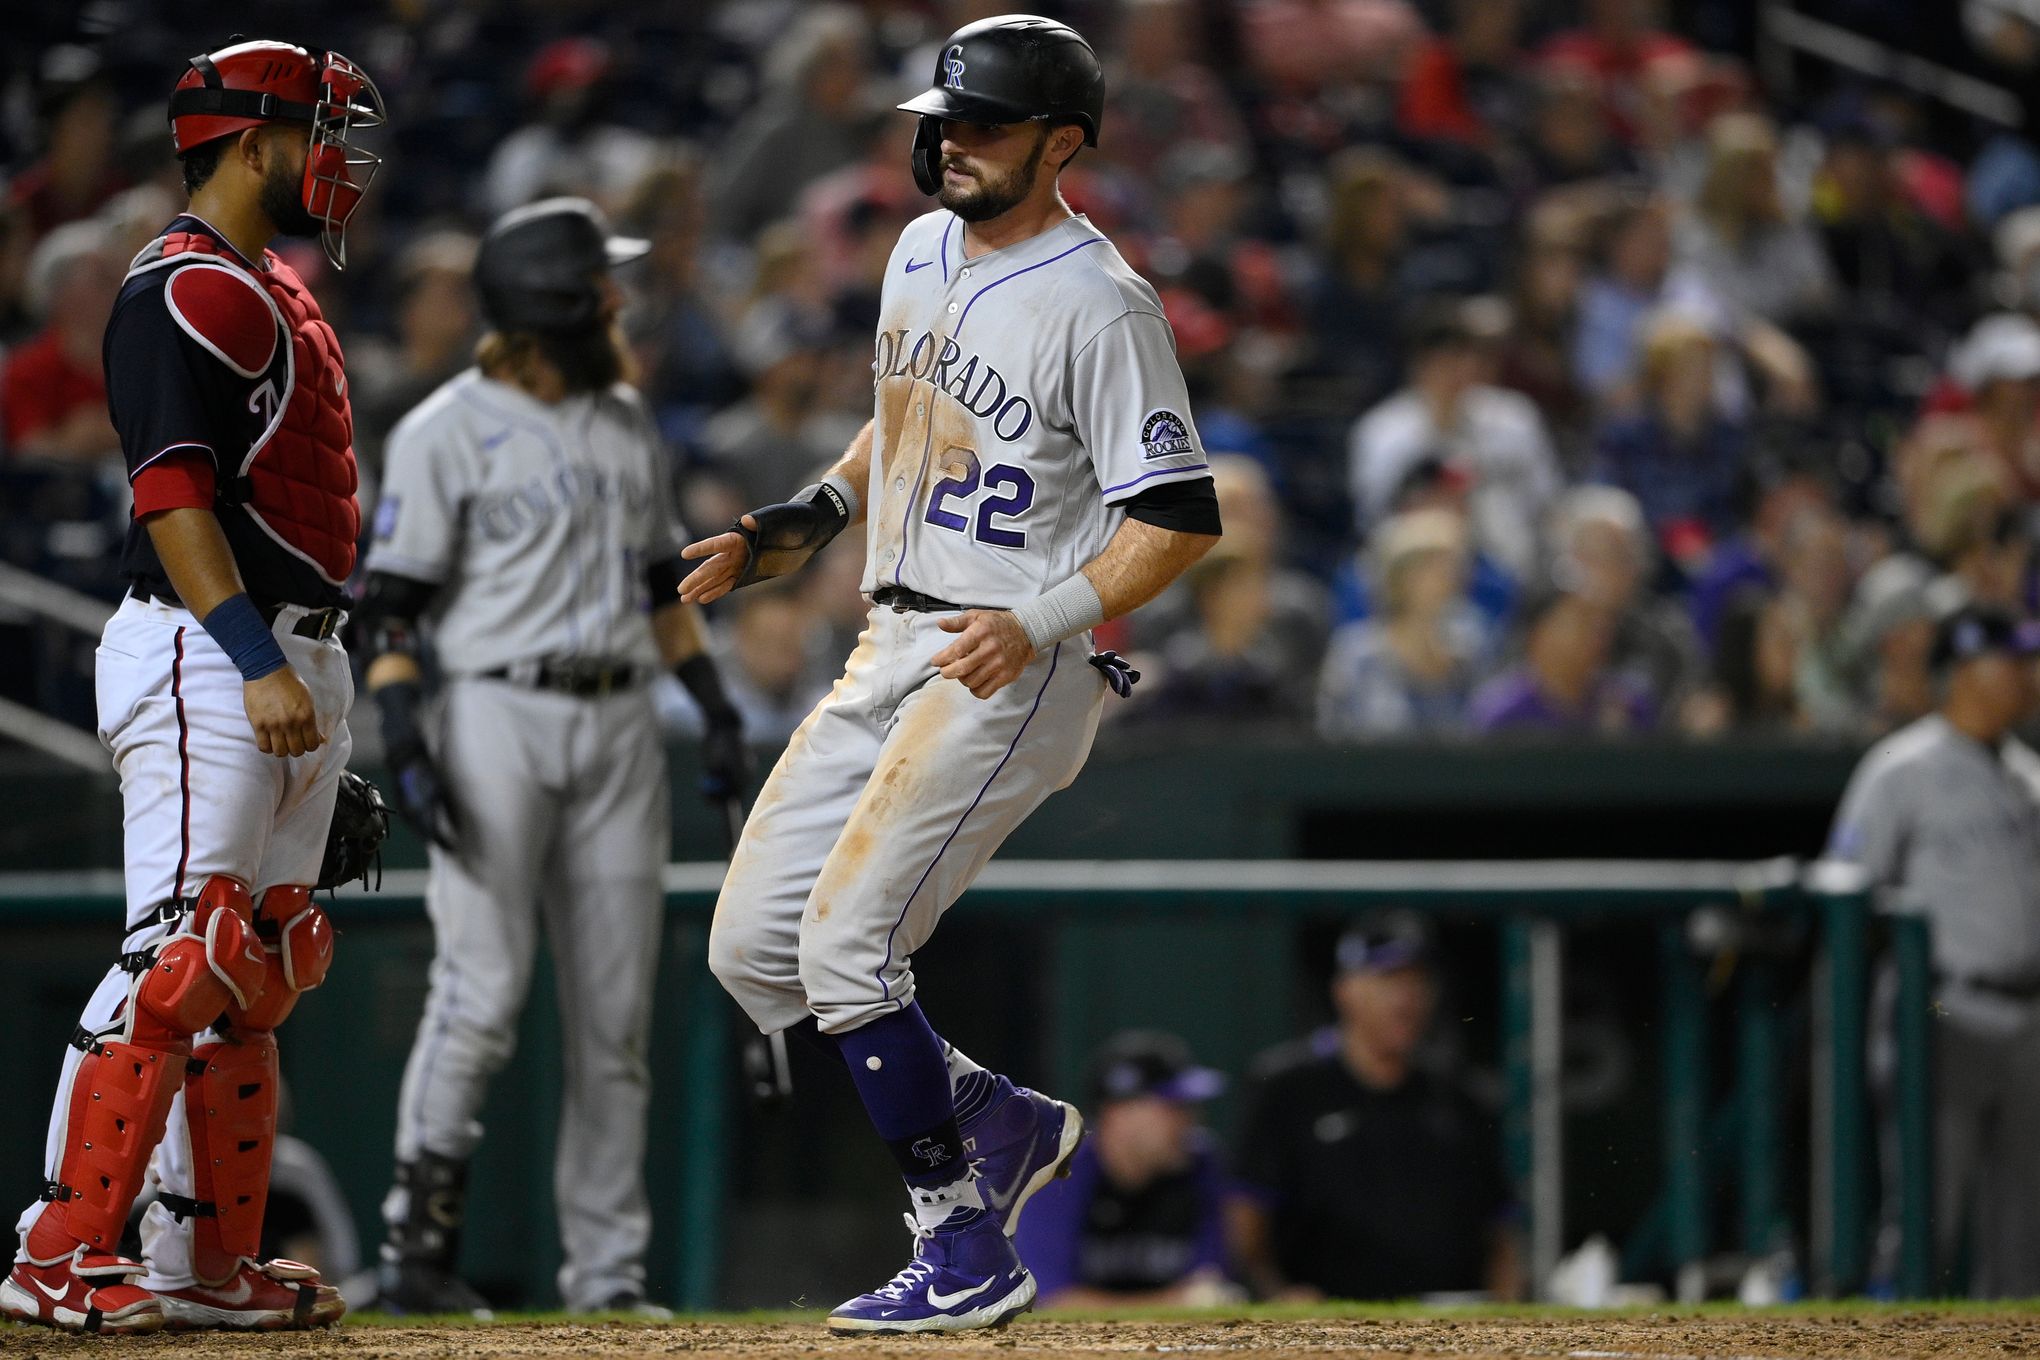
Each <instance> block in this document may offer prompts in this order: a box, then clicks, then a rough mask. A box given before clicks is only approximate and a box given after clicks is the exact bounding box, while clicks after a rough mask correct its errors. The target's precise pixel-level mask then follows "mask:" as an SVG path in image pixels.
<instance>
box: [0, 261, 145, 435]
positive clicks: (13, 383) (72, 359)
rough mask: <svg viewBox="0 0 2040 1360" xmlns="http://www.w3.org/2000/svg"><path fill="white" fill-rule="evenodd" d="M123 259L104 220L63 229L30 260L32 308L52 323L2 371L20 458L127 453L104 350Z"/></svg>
mask: <svg viewBox="0 0 2040 1360" xmlns="http://www.w3.org/2000/svg"><path fill="white" fill-rule="evenodd" d="M121 264H122V262H121V261H120V260H119V259H118V258H116V257H115V255H114V253H113V251H112V249H111V241H110V236H109V233H108V232H107V230H106V228H104V227H102V226H100V225H99V224H98V223H96V222H72V223H69V224H67V225H65V226H61V227H58V228H57V229H56V230H55V231H53V232H51V233H50V234H49V235H48V236H46V237H44V238H43V239H42V242H41V243H40V244H39V245H38V246H37V247H36V250H35V254H34V255H33V256H31V257H30V259H29V264H28V299H29V308H30V310H31V311H32V312H33V313H34V314H35V315H36V316H38V317H41V318H42V319H43V323H44V324H43V328H42V330H41V331H39V332H37V333H36V335H35V336H33V337H32V338H31V339H29V340H28V341H27V342H25V343H24V344H22V345H21V346H19V347H18V348H16V349H14V350H13V351H11V352H10V353H9V354H8V356H7V364H6V367H5V368H4V369H0V431H4V435H5V440H4V442H5V447H6V449H7V452H8V453H9V454H10V455H11V456H12V457H14V458H16V459H22V458H33V459H38V460H42V461H47V462H59V463H92V462H97V461H99V460H101V459H103V458H108V457H111V456H112V455H113V454H115V453H116V452H117V451H118V450H119V448H120V440H119V438H118V436H116V435H115V434H114V432H113V421H112V419H111V418H110V417H109V416H108V415H107V410H106V375H105V370H104V369H103V368H102V366H101V364H100V357H99V347H100V341H101V339H102V338H103V337H104V335H105V332H106V318H107V316H108V315H109V314H111V313H112V311H113V300H114V297H115V295H116V294H118V293H119V291H120V281H121V276H122V273H123V271H122V268H121Z"/></svg>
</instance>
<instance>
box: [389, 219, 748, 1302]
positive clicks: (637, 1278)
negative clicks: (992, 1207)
mask: <svg viewBox="0 0 2040 1360" xmlns="http://www.w3.org/2000/svg"><path fill="white" fill-rule="evenodd" d="M648 248H649V247H648V244H647V243H646V242H643V241H631V240H623V239H619V238H615V237H612V236H610V234H609V228H608V224H607V223H606V222H605V221H604V220H603V218H602V216H601V214H600V213H599V212H598V211H597V210H596V208H595V206H594V205H593V204H591V203H589V202H588V201H587V200H585V199H578V198H555V199H548V200H546V201H544V202H541V203H534V204H532V205H530V206H529V207H525V208H520V209H518V210H516V211H514V212H512V213H509V214H507V215H506V216H504V217H503V218H502V219H500V220H499V221H498V222H497V223H496V224H495V226H494V227H492V228H491V229H490V231H489V234H488V235H487V237H486V238H485V239H484V240H483V242H482V247H481V251H480V254H479V255H478V256H477V258H476V262H475V282H476V286H477V288H478V290H479V292H480V294H481V301H482V311H483V314H484V315H485V316H486V317H487V319H488V322H489V325H490V327H491V330H490V333H489V334H488V335H486V336H485V337H484V338H483V340H482V343H481V347H480V349H479V359H478V367H477V368H475V369H470V370H469V371H467V372H465V373H462V374H461V375H460V376H458V377H456V378H454V379H453V380H452V381H450V382H448V383H446V384H445V385H444V386H442V387H441V388H440V389H439V390H438V391H436V392H434V393H433V394H432V395H431V396H430V397H428V398H426V400H425V402H424V403H423V404H422V405H420V406H419V407H418V408H417V409H416V410H414V411H413V412H411V414H410V415H408V416H406V417H405V418H404V419H403V421H401V422H400V423H399V424H398V425H397V427H396V429H395V430H393V431H392V432H391V434H390V439H389V445H388V450H389V452H388V470H387V474H386V478H385V481H384V484H383V492H382V499H381V501H380V503H379V504H378V505H377V507H376V514H375V536H374V542H373V545H372V546H371V548H370V550H369V557H368V567H369V577H368V589H367V593H366V596H365V598H364V600H363V617H364V621H365V624H366V628H365V631H366V633H367V635H368V637H369V638H370V643H369V646H370V648H371V650H372V653H373V660H372V661H371V662H370V664H369V668H368V672H367V679H368V686H369V691H370V693H371V694H372V695H373V696H374V698H375V701H376V707H377V709H378V711H379V713H380V714H381V717H382V725H383V737H384V740H385V743H386V744H387V746H388V750H389V764H390V768H391V771H392V773H393V775H394V776H395V779H396V785H395V790H394V792H395V797H396V803H397V808H398V810H399V811H400V812H402V813H403V814H404V815H406V816H407V817H408V818H409V819H410V820H411V822H412V823H413V824H414V825H415V826H417V827H418V829H419V831H420V833H421V834H422V835H424V836H426V837H427V838H429V840H430V841H431V848H430V854H431V877H430V880H429V882H428V884H427V887H426V907H427V910H428V912H429V913H430V915H431V918H432V928H433V935H434V939H435V942H436V954H435V957H434V959H433V962H432V974H431V990H430V993H429V995H428V996H427V999H426V1003H425V1015H424V1018H423V1020H422V1021H421V1022H420V1024H419V1027H418V1037H417V1041H416V1043H415V1044H414V1045H413V1047H412V1049H411V1060H410V1063H409V1065H408V1066H407V1067H406V1069H405V1072H404V1084H403V1091H402V1095H401V1098H400V1103H399V1108H398V1119H397V1175H396V1186H395V1188H394V1189H393V1190H392V1191H391V1193H390V1196H389V1199H388V1200H387V1202H386V1204H385V1213H386V1216H387V1217H388V1219H389V1225H390V1236H389V1240H388V1242H387V1244H386V1245H385V1246H384V1247H383V1263H382V1269H381V1280H380V1298H381V1301H382V1305H383V1306H384V1307H385V1308H389V1309H394V1310H397V1311H404V1312H429V1313H443V1312H474V1311H477V1310H479V1309H481V1308H482V1301H481V1299H480V1298H479V1296H477V1295H476V1294H475V1292H474V1291H473V1289H471V1288H470V1287H469V1286H467V1285H466V1284H465V1283H463V1282H462V1281H461V1280H460V1279H459V1277H458V1275H457V1274H456V1273H455V1271H456V1260H457V1256H458V1252H459V1237H460V1227H461V1219H462V1210H463V1203H464V1196H465V1185H466V1177H467V1164H468V1159H469V1157H470V1156H471V1155H472V1154H473V1152H474V1149H475V1146H476V1144H477V1143H478V1142H479V1141H480V1139H481V1133H482V1130H481V1125H480V1124H479V1123H477V1122H476V1120H477V1117H478V1115H479V1114H480V1112H481V1108H482V1100H483V1097H484V1095H485V1094H486V1092H487V1085H488V1081H489V1079H490V1077H492V1076H493V1075H494V1074H495V1072H496V1070H497V1069H498V1068H500V1067H501V1066H502V1065H503V1063H504V1061H505V1060H506V1059H508V1058H509V1056H510V1048H511V1043H512V1040H513V1039H514V1037H515V1035H516V1030H517V1017H518V1014H519V1012H521V1011H522V1010H523V1008H524V998H525V993H526V991H527V989H528V988H529V985H530V982H531V969H532V964H533V962H534V959H535V956H536V954H537V950H538V935H539V929H540V927H541V925H542V926H543V927H544V930H545V933H546V936H547V938H548V940H549V941H550V942H551V948H552V955H553V961H554V965H555V968H556V970H557V974H558V978H559V998H560V1013H561V1015H560V1018H561V1025H562V1028H563V1030H564V1032H565V1038H566V1099H565V1105H564V1108H563V1109H562V1110H561V1112H560V1138H559V1149H558V1173H557V1179H556V1186H557V1193H558V1197H559V1216H560V1228H561V1232H562V1234H563V1236H564V1238H565V1247H566V1261H565V1264H564V1265H562V1267H561V1268H560V1281H559V1283H560V1293H561V1295H562V1296H563V1297H564V1299H565V1300H566V1305H567V1307H568V1308H570V1309H574V1310H577V1311H592V1310H597V1309H603V1310H611V1309H647V1310H648V1309H649V1305H647V1304H646V1301H645V1275H644V1251H645V1244H646V1241H647V1239H648V1238H649V1236H650V1232H651V1211H650V1208H649V1206H648V1204H647V1202H646V1198H645V1186H644V1156H645V1107H646V1100H647V1091H648V1082H647V1076H646V1071H645V1047H646V1030H647V1027H648V1026H649V1024H650V1022H651V1003H652V979H653V974H654V972H655V971H656V968H657V964H658V956H659V931H660V924H661V921H662V918H663V906H664V900H665V899H664V894H663V891H662V889H661V887H660V883H659V873H660V869H661V868H662V867H663V866H664V864H665V862H666V851H667V846H668V839H669V835H670V827H669V822H668V819H667V785H666V760H665V747H664V744H663V743H662V741H661V739H660V736H659V730H658V723H657V720H656V718H655V716H654V712H653V707H652V699H651V690H650V682H651V680H652V677H653V675H654V674H655V673H656V669H657V668H658V667H660V666H666V667H672V668H674V669H675V670H676V671H677V673H678V675H679V677H680V680H681V682H682V683H683V684H685V685H686V686H687V688H688V690H689V692H690V693H691V694H692V695H693V696H694V698H695V700H696V702H697V703H698V704H699V706H700V708H701V710H702V712H703V713H704V714H705V715H706V716H707V720H708V732H707V735H706V738H705V750H704V759H705V762H706V764H707V767H708V770H709V774H710V782H711V785H712V786H713V789H712V792H723V791H735V790H736V789H738V788H739V787H740V786H741V784H742V783H743V779H744V760H745V753H744V746H743V740H742V730H741V728H742V724H741V722H740V721H739V719H738V717H737V712H736V709H735V708H734V706H733V705H732V704H731V703H730V701H729V699H728V697H727V696H726V695H725V693H724V691H723V688H722V684H721V681H720V679H719V678H718V676H717V673H716V668H715V663H714V662H713V661H712V660H711V659H710V658H709V656H708V655H707V653H706V652H704V651H703V650H702V638H701V633H700V631H699V629H698V628H697V625H696V615H697V613H698V611H696V610H694V609H692V608H690V607H688V606H685V605H683V604H681V603H680V600H679V598H678V595H677V590H678V583H679V580H680V574H681V571H682V570H683V567H684V564H683V563H682V562H681V560H680V555H679V554H680V544H681V541H682V540H681V537H680V530H679V525H678V521H677V520H676V519H675V517H674V514H673V511H672V509H671V500H672V497H671V490H672V488H671V485H670V482H669V473H668V470H667V462H666V457H665V454H664V451H663V448H662V446H661V443H660V440H659V436H658V433H657V431H656V430H655V429H654V428H653V426H652V422H651V418H650V415H649V413H648V412H647V411H646V409H645V405H644V403H643V401H642V400H641V399H640V398H639V396H638V394H637V392H636V391H635V390H634V389H633V388H632V387H631V386H630V385H629V383H628V381H627V373H628V369H629V364H628V360H627V357H626V356H627V351H626V350H625V349H624V346H623V340H622V337H621V335H620V333H619V332H618V330H617V327H616V316H617V310H618V307H619V305H620V304H621V301H622V295H621V293H620V292H619V291H618V289H617V286H616V284H615V282H614V281H613V280H612V279H611V277H610V268H611V266H612V265H616V264H621V263H623V262H625V261H628V260H633V259H636V258H637V257H638V256H640V255H643V254H644V253H645V251H646V250H647V249H648ZM651 601H657V602H658V604H657V605H656V607H652V606H651V605H650V602H651ZM428 612H429V613H430V614H431V616H432V618H433V621H434V624H435V632H434V637H433V650H434V653H435V655H436V657H437V660H438V663H439V668H440V670H441V671H442V672H443V674H444V677H445V684H444V687H443V696H442V703H441V705H440V707H439V710H438V711H437V712H436V714H435V715H434V723H433V733H432V735H431V736H430V737H429V738H428V737H427V735H426V730H425V729H426V726H427V723H426V721H425V717H424V714H423V713H422V711H421V709H422V703H423V692H422V689H421V681H422V672H421V670H420V667H419V664H418V658H417V645H416V629H417V624H418V621H419V620H420V619H421V618H423V617H425V616H426V615H427V614H428Z"/></svg>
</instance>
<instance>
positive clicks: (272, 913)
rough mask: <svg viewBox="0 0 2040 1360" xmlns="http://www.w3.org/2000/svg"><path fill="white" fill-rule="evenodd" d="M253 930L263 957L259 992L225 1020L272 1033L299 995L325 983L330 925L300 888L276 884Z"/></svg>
mask: <svg viewBox="0 0 2040 1360" xmlns="http://www.w3.org/2000/svg"><path fill="white" fill-rule="evenodd" d="M255 931H256V934H257V935H258V936H259V937H260V938H261V941H262V946H263V951H264V954H265V956H266V966H265V968H264V971H263V978H262V985H261V991H260V994H259V995H258V996H256V997H253V998H250V1000H249V1002H248V1004H247V1005H245V1006H241V1007H238V1008H236V1007H231V1006H230V1007H229V1008H228V1012H227V1014H228V1017H229V1018H230V1019H231V1020H232V1021H233V1022H234V1023H235V1024H236V1025H238V1026H240V1027H242V1028H244V1029H258V1030H260V1029H275V1028H276V1027H277V1026H278V1025H280V1024H282V1023H283V1022H284V1019H285V1018H286V1017H287V1016H289V1015H290V1013H291V1011H292V1010H293V1009H294V1008H295V1007H296V1006H297V1002H298V997H299V996H301V995H302V994H304V993H305V992H308V991H310V990H312V988H314V987H316V986H318V985H319V984H320V983H322V982H324V981H325V980H326V970H327V969H329V968H330V967H332V964H333V922H332V920H331V918H329V917H328V916H327V915H326V913H325V912H324V911H322V910H320V908H319V906H318V905H317V904H316V903H315V902H313V901H312V890H311V889H310V888H309V887H306V886H304V885H302V884H294V883H287V884H279V885H278V886H276V887H273V888H270V889H269V890H268V891H266V892H264V893H263V894H262V901H261V904H260V905H259V906H257V907H256V909H255Z"/></svg>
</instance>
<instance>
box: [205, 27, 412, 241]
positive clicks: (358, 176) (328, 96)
mask: <svg viewBox="0 0 2040 1360" xmlns="http://www.w3.org/2000/svg"><path fill="white" fill-rule="evenodd" d="M382 122H383V99H382V93H381V91H379V90H377V89H376V87H375V82H374V81H372V80H370V79H369V78H368V75H367V73H365V72H364V71H363V70H362V69H361V68H360V67H359V66H356V65H355V64H354V63H353V62H351V61H349V60H348V59H347V58H345V57H343V56H341V55H340V54H339V53H338V52H308V51H306V50H305V49H304V48H302V47H295V46H292V45H291V44H290V43H282V42H240V43H235V44H233V45H232V46H230V47H222V48H220V49H219V50H218V51H217V52H202V53H200V54H199V55H198V56H195V57H193V58H192V59H191V69H190V70H188V71H186V72H185V73H184V76H183V78H182V79H180V80H179V81H178V82H177V88H176V89H175V90H173V91H171V93H170V136H171V139H172V140H173V141H175V142H176V144H177V154H178V155H180V156H182V155H183V154H184V153H185V152H187V151H189V150H191V149H192V148H193V147H195V146H203V145H205V144H206V143H207V142H211V141H216V140H218V139H219V138H221V137H229V136H232V135H234V134H235V133H239V132H243V131H246V130H247V129H248V128H252V127H261V126H262V125H264V124H265V123H303V124H305V125H306V126H307V127H309V128H310V129H311V148H310V151H309V153H308V154H307V155H306V156H305V179H304V186H303V189H302V193H303V197H304V205H305V211H306V212H308V213H310V214H311V215H312V218H313V220H315V221H316V222H318V224H319V244H321V245H322V246H324V247H325V249H326V258H327V259H329V260H331V261H332V262H333V267H334V268H335V269H345V268H346V267H347V220H348V219H349V218H351V217H352V216H354V210H355V209H356V208H359V207H360V206H361V196H362V194H364V193H365V192H367V190H368V185H369V181H370V180H372V179H374V178H375V172H376V167H377V166H379V165H380V164H381V163H382V157H380V156H377V155H375V154H374V153H373V152H369V151H364V150H362V149H361V148H360V147H358V146H354V145H352V144H351V143H349V141H348V134H349V133H351V132H353V131H355V130H356V129H359V128H371V127H376V126H378V125H380V124H381V123H382Z"/></svg>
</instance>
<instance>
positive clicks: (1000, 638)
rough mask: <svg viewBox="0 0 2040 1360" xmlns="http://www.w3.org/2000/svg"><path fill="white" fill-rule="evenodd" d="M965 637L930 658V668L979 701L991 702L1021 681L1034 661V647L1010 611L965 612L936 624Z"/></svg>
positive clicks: (981, 610) (942, 628)
mask: <svg viewBox="0 0 2040 1360" xmlns="http://www.w3.org/2000/svg"><path fill="white" fill-rule="evenodd" d="M936 627H938V628H940V629H941V630H942V631H943V632H945V633H961V634H962V635H963V636H961V637H959V638H958V639H957V640H956V641H954V642H952V643H950V644H949V645H948V646H947V647H944V648H943V649H942V650H941V651H939V652H937V653H935V655H934V656H932V657H930V658H928V664H929V665H931V666H933V667H935V669H936V670H938V671H940V672H941V673H942V678H943V679H945V680H955V681H957V682H958V683H960V684H961V685H962V686H963V687H964V688H965V689H967V690H969V691H970V692H971V693H972V694H975V695H976V696H977V697H978V698H980V699H989V698H991V697H992V696H993V695H994V694H997V693H998V692H999V691H1000V690H1002V689H1004V688H1005V687H1006V686H1008V685H1010V684H1012V683H1013V682H1014V681H1015V680H1018V679H1019V678H1020V672H1022V671H1024V670H1026V669H1027V663H1028V662H1030V661H1032V660H1034V644H1033V643H1031V642H1029V641H1028V640H1027V634H1026V633H1025V632H1023V631H1022V630H1021V628H1020V621H1019V620H1018V619H1016V618H1014V617H1013V611H1012V610H1010V609H966V610H964V611H963V612H962V613H961V614H949V615H945V616H944V617H943V618H942V619H941V620H940V621H939V622H938V623H937V624H936Z"/></svg>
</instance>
